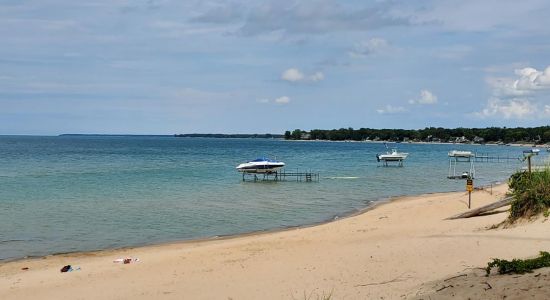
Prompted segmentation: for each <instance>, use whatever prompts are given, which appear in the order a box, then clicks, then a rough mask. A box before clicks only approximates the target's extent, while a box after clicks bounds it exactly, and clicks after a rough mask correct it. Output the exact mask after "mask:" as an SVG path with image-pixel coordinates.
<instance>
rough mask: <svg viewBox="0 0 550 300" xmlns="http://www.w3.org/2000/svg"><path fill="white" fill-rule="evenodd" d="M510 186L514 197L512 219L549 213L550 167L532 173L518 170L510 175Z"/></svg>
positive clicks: (511, 211) (511, 210)
mask: <svg viewBox="0 0 550 300" xmlns="http://www.w3.org/2000/svg"><path fill="white" fill-rule="evenodd" d="M509 187H510V190H511V192H512V195H513V197H514V201H513V202H512V206H511V209H510V217H509V219H510V221H511V222H514V221H516V220H518V219H520V218H530V217H533V216H536V215H539V214H541V213H542V214H545V215H547V214H548V209H549V208H550V168H548V167H547V168H545V169H543V170H541V171H536V172H532V173H528V172H517V173H515V174H513V175H512V176H511V177H510V182H509Z"/></svg>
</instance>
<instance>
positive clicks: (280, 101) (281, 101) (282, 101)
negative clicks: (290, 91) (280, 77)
mask: <svg viewBox="0 0 550 300" xmlns="http://www.w3.org/2000/svg"><path fill="white" fill-rule="evenodd" d="M274 101H275V103H277V104H288V103H290V98H289V97H287V96H282V97H279V98H277V99H275V100H274Z"/></svg>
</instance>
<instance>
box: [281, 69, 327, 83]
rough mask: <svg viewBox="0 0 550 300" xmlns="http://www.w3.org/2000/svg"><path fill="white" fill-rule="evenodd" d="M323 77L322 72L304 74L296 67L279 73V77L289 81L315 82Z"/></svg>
mask: <svg viewBox="0 0 550 300" xmlns="http://www.w3.org/2000/svg"><path fill="white" fill-rule="evenodd" d="M324 78H325V75H324V74H323V73H322V72H315V73H313V74H311V75H305V74H304V73H302V72H301V71H300V70H298V69H296V68H290V69H287V70H285V71H284V72H283V74H281V79H282V80H285V81H290V82H317V81H321V80H323V79H324Z"/></svg>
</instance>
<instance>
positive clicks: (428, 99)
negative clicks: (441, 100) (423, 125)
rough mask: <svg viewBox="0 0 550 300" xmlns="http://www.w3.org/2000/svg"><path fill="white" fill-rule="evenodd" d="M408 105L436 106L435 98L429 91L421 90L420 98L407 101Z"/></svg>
mask: <svg viewBox="0 0 550 300" xmlns="http://www.w3.org/2000/svg"><path fill="white" fill-rule="evenodd" d="M409 103H410V104H436V103H437V96H436V95H435V94H434V93H432V92H431V91H429V90H421V91H420V96H419V97H417V98H415V99H411V100H409Z"/></svg>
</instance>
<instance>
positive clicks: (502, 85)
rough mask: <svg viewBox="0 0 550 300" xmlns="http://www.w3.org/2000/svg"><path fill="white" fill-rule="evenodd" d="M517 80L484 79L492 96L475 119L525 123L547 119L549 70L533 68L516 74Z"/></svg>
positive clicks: (549, 68)
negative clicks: (490, 118) (531, 119)
mask: <svg viewBox="0 0 550 300" xmlns="http://www.w3.org/2000/svg"><path fill="white" fill-rule="evenodd" d="M515 74H516V78H506V77H504V78H494V77H490V78H487V84H488V85H489V86H490V87H491V89H492V96H491V98H489V100H488V101H487V104H486V106H485V108H483V109H482V110H481V111H480V112H476V113H474V115H476V116H478V117H480V118H488V117H497V118H498V117H500V118H504V119H527V118H548V117H550V105H548V104H545V103H543V101H548V97H541V96H543V95H548V91H549V90H550V66H548V67H547V68H546V69H545V70H544V71H538V70H537V69H535V68H522V69H517V70H515Z"/></svg>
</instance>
